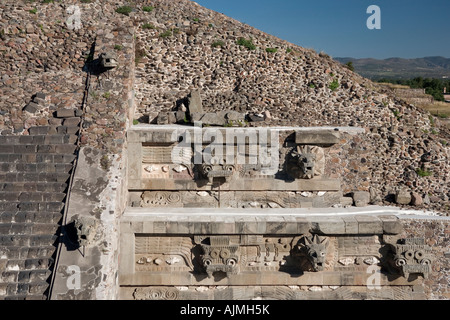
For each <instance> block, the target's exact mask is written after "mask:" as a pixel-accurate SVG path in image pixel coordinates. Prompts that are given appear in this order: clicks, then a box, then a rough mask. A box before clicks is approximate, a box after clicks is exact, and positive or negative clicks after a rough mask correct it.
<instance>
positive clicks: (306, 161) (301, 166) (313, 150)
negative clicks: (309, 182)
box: [288, 145, 325, 179]
mask: <svg viewBox="0 0 450 320" xmlns="http://www.w3.org/2000/svg"><path fill="white" fill-rule="evenodd" d="M289 160H290V161H288V171H289V173H290V174H291V175H292V176H293V177H295V178H296V179H312V178H314V176H321V175H323V173H324V166H325V157H324V151H323V148H320V147H316V146H308V145H306V146H297V148H296V149H294V150H292V152H291V154H290V159H289Z"/></svg>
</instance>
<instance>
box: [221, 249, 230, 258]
mask: <svg viewBox="0 0 450 320" xmlns="http://www.w3.org/2000/svg"><path fill="white" fill-rule="evenodd" d="M229 256H230V250H228V249H222V250H221V251H220V257H221V258H222V259H227V258H228V257H229Z"/></svg>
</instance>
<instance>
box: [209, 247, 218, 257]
mask: <svg viewBox="0 0 450 320" xmlns="http://www.w3.org/2000/svg"><path fill="white" fill-rule="evenodd" d="M219 253H220V252H219V250H217V249H214V250H212V251H211V253H210V254H209V255H210V256H211V258H213V259H216V258H218V257H219Z"/></svg>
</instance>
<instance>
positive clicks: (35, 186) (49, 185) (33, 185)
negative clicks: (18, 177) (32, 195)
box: [0, 182, 68, 193]
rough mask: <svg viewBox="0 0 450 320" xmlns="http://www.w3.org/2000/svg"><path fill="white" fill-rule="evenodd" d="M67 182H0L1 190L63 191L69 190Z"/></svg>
mask: <svg viewBox="0 0 450 320" xmlns="http://www.w3.org/2000/svg"><path fill="white" fill-rule="evenodd" d="M67 186H68V184H67V183H65V182H3V183H2V182H0V192H1V191H7V192H22V191H23V192H62V193H65V192H66V191H67Z"/></svg>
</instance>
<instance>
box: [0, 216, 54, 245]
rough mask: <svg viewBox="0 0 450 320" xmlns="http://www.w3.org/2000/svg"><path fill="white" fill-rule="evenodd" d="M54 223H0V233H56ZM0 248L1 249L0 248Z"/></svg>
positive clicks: (4, 234)
mask: <svg viewBox="0 0 450 320" xmlns="http://www.w3.org/2000/svg"><path fill="white" fill-rule="evenodd" d="M58 229H59V225H58V224H55V223H17V222H12V223H0V235H3V236H6V235H46V234H47V235H52V234H57V233H58ZM0 250H1V249H0Z"/></svg>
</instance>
